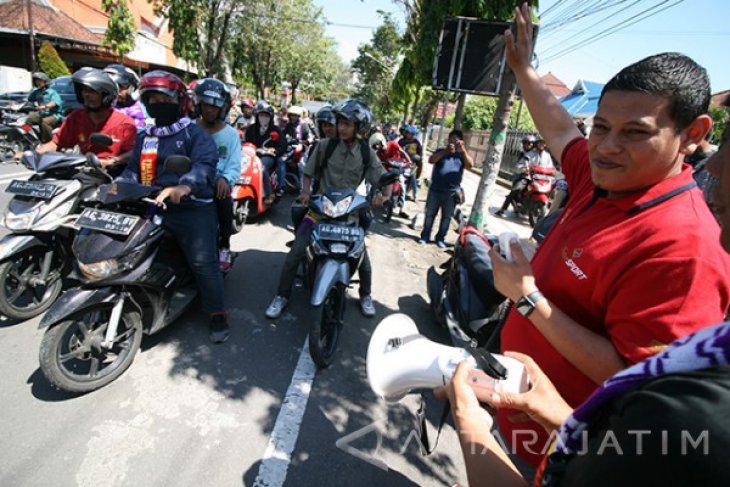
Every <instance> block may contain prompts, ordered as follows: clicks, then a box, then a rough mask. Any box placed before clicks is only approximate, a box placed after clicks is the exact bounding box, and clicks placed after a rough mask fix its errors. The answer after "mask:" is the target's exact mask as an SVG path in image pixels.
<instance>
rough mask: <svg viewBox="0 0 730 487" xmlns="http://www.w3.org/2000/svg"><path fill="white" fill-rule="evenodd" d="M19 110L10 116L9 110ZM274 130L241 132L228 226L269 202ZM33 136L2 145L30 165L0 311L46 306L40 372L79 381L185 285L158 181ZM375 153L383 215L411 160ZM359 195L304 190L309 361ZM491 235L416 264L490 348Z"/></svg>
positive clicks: (347, 276) (337, 303) (293, 166)
mask: <svg viewBox="0 0 730 487" xmlns="http://www.w3.org/2000/svg"><path fill="white" fill-rule="evenodd" d="M6 113H7V112H6ZM7 116H8V117H11V116H13V115H12V114H9V115H7ZM21 118H22V117H20V116H19V117H18V118H17V119H16V120H18V121H17V122H13V123H22V121H21ZM7 126H10V125H7ZM16 128H18V127H16ZM19 128H21V129H23V130H25V128H23V127H19ZM30 130H33V129H32V127H31V129H30ZM34 136H35V137H36V139H37V134H34ZM277 137H278V134H277V133H276V132H272V133H271V137H270V138H269V139H267V140H266V141H265V142H264V143H263V144H262V147H256V146H254V145H253V144H250V143H246V142H243V141H242V165H241V173H240V177H239V179H238V180H237V181H236V182H235V185H234V187H233V188H232V192H231V197H232V199H233V200H234V222H233V224H234V231H236V232H238V231H240V230H241V229H242V228H243V227H244V225H245V224H246V222H247V221H248V220H249V219H250V218H254V217H257V216H260V215H263V214H265V213H266V212H267V211H269V210H270V208H271V206H272V205H274V204H276V200H274V201H273V202H267V199H266V198H265V192H264V188H265V184H264V180H263V178H264V177H266V171H265V170H264V164H263V163H262V158H264V157H269V156H268V154H267V153H266V149H267V148H268V146H269V145H271V146H274V145H276V143H277V142H278V140H277ZM91 142H92V145H94V146H98V147H104V146H107V145H110V144H111V143H112V141H111V139H110V138H109V137H108V136H105V135H102V134H93V135H92V138H91ZM35 145H37V142H36V143H35ZM35 145H34V143H33V142H29V143H28V145H22V146H18V147H15V146H13V147H12V150H13V155H15V153H16V152H17V151H18V150H23V155H22V157H21V159H20V164H22V165H23V166H25V168H26V169H28V170H29V171H30V172H31V173H32V175H31V176H30V177H29V178H28V179H27V180H20V179H16V180H13V181H12V182H10V184H9V185H8V187H7V189H6V192H9V193H11V194H12V195H13V196H12V199H11V201H10V202H9V205H8V208H7V210H6V212H5V215H4V225H5V227H6V228H7V229H8V230H10V232H11V233H10V234H8V235H6V236H5V237H4V238H3V239H2V240H0V313H1V314H3V315H4V316H5V317H7V318H8V319H9V320H12V321H23V320H27V319H30V318H32V317H35V316H38V315H40V314H43V313H45V314H44V315H43V317H42V319H41V322H40V328H41V329H45V332H44V336H43V339H42V342H41V346H40V352H39V361H40V368H41V371H42V373H43V374H44V376H45V377H46V378H47V379H48V380H49V382H51V383H52V384H53V385H54V386H56V387H57V388H59V389H61V390H64V391H67V392H71V393H86V392H90V391H93V390H96V389H98V388H101V387H103V386H105V385H107V384H109V383H110V382H112V381H113V380H115V379H116V378H118V377H119V376H120V375H122V374H123V373H124V372H125V371H126V370H127V369H128V368H129V366H130V365H131V363H132V361H133V359H134V357H135V355H136V352H137V351H138V349H139V348H140V344H141V340H142V336H143V335H144V334H148V335H149V334H154V333H156V332H158V331H160V330H162V329H163V328H165V327H166V326H167V325H169V324H170V323H172V322H173V321H174V320H175V319H177V318H178V317H179V316H181V315H182V314H183V312H184V311H185V310H187V309H188V308H189V306H190V304H191V303H192V302H193V300H194V298H195V297H196V295H197V288H196V286H195V282H194V279H193V276H192V274H191V272H190V270H189V269H188V267H187V265H186V264H185V259H184V257H183V255H182V254H181V252H180V250H179V249H178V248H177V244H176V243H175V242H174V240H172V239H171V238H169V237H168V236H167V235H166V234H165V232H164V230H163V227H162V221H163V219H164V216H165V215H164V209H160V208H159V207H158V206H156V205H155V204H154V199H153V198H154V197H155V196H156V194H157V193H158V192H159V190H160V189H161V188H157V187H154V186H144V185H140V184H136V183H130V182H124V183H122V182H116V183H114V184H109V183H111V182H112V178H111V177H110V176H109V174H108V173H107V172H106V171H105V170H104V169H103V168H102V167H101V164H100V163H99V160H98V159H97V158H96V156H95V155H94V154H93V153H88V154H81V153H79V152H78V151H75V152H69V153H58V152H51V153H44V154H37V153H35V152H34V151H33V150H32V148H33V147H35ZM305 148H306V146H303V145H302V144H301V143H300V141H298V140H296V139H291V138H288V139H287V151H286V153H285V155H284V158H285V161H286V166H287V171H286V179H285V181H282V182H279V181H278V180H277V175H276V172H275V171H272V172H271V174H270V175H269V177H270V178H271V179H270V187H271V188H272V191H277V190H278V189H279V188H280V187H281V188H282V189H286V190H288V191H289V192H292V193H294V192H297V191H299V188H300V186H301V174H302V172H301V169H302V166H303V164H304V159H305V155H304V154H305ZM8 150H10V149H8ZM384 165H385V167H386V169H388V173H387V174H386V175H385V176H384V177H383V178H382V179H381V181H380V183H379V184H378V185H377V187H376V188H374V189H375V190H376V191H377V190H382V189H383V188H385V187H387V186H392V188H393V191H392V196H391V198H390V200H389V201H388V202H386V204H385V215H384V216H385V218H384V220H386V221H389V220H390V218H391V216H392V215H393V211H394V210H396V209H398V208H400V209H402V206H403V202H404V201H405V198H404V192H405V191H406V189H407V185H408V184H409V183H408V182H409V181H411V180H412V178H411V171H412V170H413V165H412V164H411V163H409V162H396V161H386V162H385V163H384ZM189 167H190V161H189V159H187V158H185V157H182V156H175V157H171V158H168V159H167V160H166V161H164V166H163V172H164V171H173V172H178V173H184V172H187V171H188V170H189ZM540 201H541V200H540ZM369 202H370V197H368V196H365V195H361V194H359V193H357V192H356V191H350V190H348V191H343V190H337V189H330V190H328V191H327V192H326V193H325V194H323V195H319V196H316V197H313V198H312V199H311V200H310V203H309V206H308V208H307V209H306V217H305V219H304V222H303V223H302V224H308V225H312V226H313V228H312V230H313V231H312V232H311V241H310V245H309V247H308V249H307V252H306V258H305V259H304V262H303V263H302V266H301V275H302V276H303V281H304V284H305V287H306V288H307V289H308V291H309V294H310V303H311V305H312V306H313V309H314V310H315V311H316V313H317V317H316V318H315V319H313V320H311V321H312V323H311V325H310V330H309V349H310V354H311V356H312V358H313V360H314V362H315V363H316V364H317V365H318V366H319V367H320V368H323V367H327V366H329V365H330V364H331V362H332V360H333V357H334V354H335V351H336V349H337V343H338V340H339V336H340V333H341V331H342V329H343V326H344V316H345V305H346V302H347V300H346V290H347V288H348V287H349V286H350V284H351V280H352V278H353V276H354V274H355V273H356V272H357V269H358V267H359V266H360V263H361V262H362V258H363V255H364V249H365V228H363V226H362V223H361V222H360V219H359V214H360V210H361V209H363V208H365V207H367V206H368V205H369V204H370V203H369ZM493 240H494V239H492V240H490V239H489V238H486V237H484V236H483V235H481V234H479V233H478V232H476V231H474V229H471V228H470V227H464V228H462V229H461V233H460V236H459V238H458V240H457V244H456V248H455V252H454V255H453V257H451V258H450V260H449V261H448V262H447V263H446V264H444V266H443V267H444V269H445V270H444V271H443V272H442V273H439V272H438V271H436V270H435V269H431V270H430V271H429V276H428V285H429V294H430V297H431V303H432V307H433V310H434V313H435V315H436V316H437V317H438V319H439V321H440V322H441V323H442V324H443V325H444V326H446V327H447V328H448V329H449V331H450V332H451V334H452V338H453V341H454V344H455V345H458V346H477V345H478V346H484V345H485V344H488V345H489V348H490V349H493V350H494V349H495V348H494V347H495V345H494V343H492V342H490V343H487V342H489V338H490V337H493V336H495V333H494V330H495V328H496V327H497V326H498V323H499V322H500V319H501V317H502V316H503V315H504V313H505V309H504V308H505V299H504V297H502V296H501V295H499V293H498V292H497V291H496V290H495V289H494V286H493V281H492V277H491V264H490V262H489V257H488V255H487V252H488V250H489V248H490V247H491V245H492V244H493ZM64 290H65V292H63V294H62V291H64ZM496 335H498V334H496Z"/></svg>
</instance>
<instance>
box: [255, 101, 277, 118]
mask: <svg viewBox="0 0 730 487" xmlns="http://www.w3.org/2000/svg"><path fill="white" fill-rule="evenodd" d="M261 112H264V113H268V114H269V115H271V118H272V119H273V118H274V107H272V106H271V105H269V103H268V102H266V101H264V100H259V101H258V102H257V103H256V106H255V107H253V114H254V115H258V114H259V113H261Z"/></svg>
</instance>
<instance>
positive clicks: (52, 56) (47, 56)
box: [38, 41, 71, 79]
mask: <svg viewBox="0 0 730 487" xmlns="http://www.w3.org/2000/svg"><path fill="white" fill-rule="evenodd" d="M38 66H39V67H40V70H41V71H43V72H44V73H46V74H47V75H48V77H49V78H51V79H53V78H58V77H59V76H68V75H70V74H71V71H69V70H68V66H66V63H64V62H63V59H61V56H59V55H58V51H56V48H55V47H53V44H51V43H50V42H48V41H43V42H42V43H41V48H40V49H39V50H38Z"/></svg>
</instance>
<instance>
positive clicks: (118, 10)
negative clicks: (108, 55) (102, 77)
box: [101, 0, 137, 57]
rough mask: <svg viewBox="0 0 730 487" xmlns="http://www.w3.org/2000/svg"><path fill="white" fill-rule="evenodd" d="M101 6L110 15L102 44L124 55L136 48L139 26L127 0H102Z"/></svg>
mask: <svg viewBox="0 0 730 487" xmlns="http://www.w3.org/2000/svg"><path fill="white" fill-rule="evenodd" d="M101 8H102V9H103V10H104V12H106V13H107V14H108V15H109V22H108V24H107V26H106V32H104V39H103V40H102V41H101V45H102V46H107V47H109V48H110V49H111V50H112V51H114V52H115V53H117V54H118V55H119V56H121V57H124V56H125V55H126V54H127V53H129V52H130V51H132V49H134V43H135V33H136V31H137V27H136V25H135V23H134V17H132V12H130V11H129V7H128V6H127V0H117V1H116V2H115V1H114V0H102V2H101Z"/></svg>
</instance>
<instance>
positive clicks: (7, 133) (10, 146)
mask: <svg viewBox="0 0 730 487" xmlns="http://www.w3.org/2000/svg"><path fill="white" fill-rule="evenodd" d="M34 110H35V106H34V104H33V103H31V102H26V103H24V104H22V105H20V106H7V107H3V109H2V111H3V115H2V123H1V124H0V161H2V162H11V161H13V160H14V158H15V154H17V153H19V152H24V151H28V150H33V149H35V148H36V146H37V145H38V144H40V142H41V141H40V129H39V128H38V126H37V125H35V126H34V125H31V124H29V123H28V122H27V120H28V114H29V113H30V112H32V111H34Z"/></svg>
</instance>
